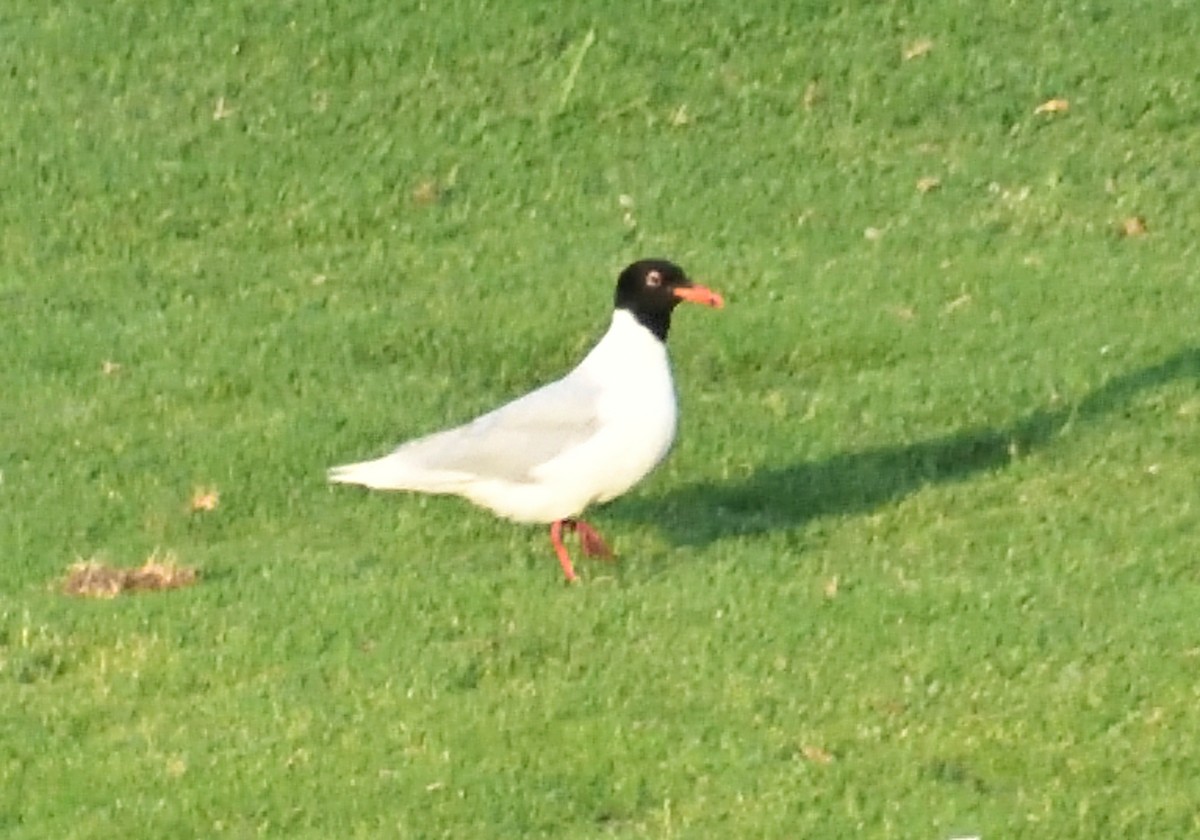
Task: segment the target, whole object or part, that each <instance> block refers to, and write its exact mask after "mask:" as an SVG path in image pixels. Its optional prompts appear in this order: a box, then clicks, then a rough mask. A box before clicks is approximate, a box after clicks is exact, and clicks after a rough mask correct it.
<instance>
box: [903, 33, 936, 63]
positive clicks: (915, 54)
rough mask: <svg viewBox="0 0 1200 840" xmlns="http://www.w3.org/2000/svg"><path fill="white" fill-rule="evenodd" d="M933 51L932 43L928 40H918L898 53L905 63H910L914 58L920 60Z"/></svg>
mask: <svg viewBox="0 0 1200 840" xmlns="http://www.w3.org/2000/svg"><path fill="white" fill-rule="evenodd" d="M932 49H933V41H932V40H930V39H929V38H918V39H917V40H915V41H913V42H912V43H911V44H909V45H908V46H906V47H905V48H904V50H903V51H902V52H901V53H900V54H901V55H902V56H903V57H904V60H905V61H912V60H913V59H914V58H920V57H921V56H923V55H926V54H928V53H929V51H930V50H932Z"/></svg>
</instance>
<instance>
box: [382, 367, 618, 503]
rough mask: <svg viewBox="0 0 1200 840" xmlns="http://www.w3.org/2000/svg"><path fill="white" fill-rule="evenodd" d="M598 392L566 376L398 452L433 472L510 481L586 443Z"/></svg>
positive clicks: (595, 421)
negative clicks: (465, 474)
mask: <svg viewBox="0 0 1200 840" xmlns="http://www.w3.org/2000/svg"><path fill="white" fill-rule="evenodd" d="M599 398H600V394H599V392H598V390H597V389H596V388H595V387H593V386H591V385H590V384H588V383H586V382H581V381H579V380H577V379H574V378H571V377H568V378H565V379H560V380H558V381H557V382H552V383H550V384H549V385H545V386H543V387H541V388H539V389H537V390H536V391H532V392H530V393H529V394H526V395H525V396H524V397H521V398H520V399H517V400H514V401H513V402H511V403H508V404H507V405H503V406H501V407H500V408H498V409H496V410H495V411H492V412H489V413H487V414H484V415H483V416H481V417H479V418H477V419H476V420H473V421H471V422H470V423H467V424H466V425H463V426H458V427H456V428H453V429H448V430H446V431H444V432H438V433H437V434H433V435H429V436H428V437H424V438H419V439H417V440H414V441H412V442H410V443H407V444H405V445H404V446H402V447H400V449H398V450H397V454H399V453H400V452H404V453H405V454H406V455H408V456H409V457H410V458H411V459H412V460H411V462H412V463H414V464H418V465H420V466H421V467H424V468H426V469H429V470H437V471H446V472H451V473H454V472H458V473H469V474H471V475H474V476H478V477H481V478H489V479H500V480H503V481H512V482H517V483H521V482H527V481H532V480H533V478H532V476H531V474H530V473H531V472H532V471H533V470H534V469H536V468H537V467H539V466H541V465H542V464H544V463H546V462H547V461H550V460H552V459H553V458H556V457H558V456H559V455H561V454H562V453H563V452H564V451H566V450H568V449H570V448H571V447H573V446H576V445H578V444H580V443H583V442H584V441H586V440H587V439H588V438H590V437H591V436H592V435H594V434H595V433H596V431H597V430H598V428H599V425H600V415H599V402H600V399H599Z"/></svg>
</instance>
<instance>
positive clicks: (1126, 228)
mask: <svg viewBox="0 0 1200 840" xmlns="http://www.w3.org/2000/svg"><path fill="white" fill-rule="evenodd" d="M1117 233H1119V234H1120V235H1121V236H1126V237H1136V236H1145V235H1146V220H1145V219H1143V218H1142V217H1141V216H1130V217H1129V218H1128V219H1124V220H1122V221H1121V224H1120V226H1119V227H1118V228H1117Z"/></svg>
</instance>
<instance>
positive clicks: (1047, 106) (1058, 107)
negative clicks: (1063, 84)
mask: <svg viewBox="0 0 1200 840" xmlns="http://www.w3.org/2000/svg"><path fill="white" fill-rule="evenodd" d="M1069 110H1071V103H1070V102H1068V101H1067V100H1065V99H1047V100H1046V101H1045V102H1043V103H1042V104H1041V105H1039V106H1037V107H1036V108H1034V109H1033V113H1035V114H1061V113H1064V112H1066V111H1069Z"/></svg>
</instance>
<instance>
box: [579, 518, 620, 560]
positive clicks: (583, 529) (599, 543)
mask: <svg viewBox="0 0 1200 840" xmlns="http://www.w3.org/2000/svg"><path fill="white" fill-rule="evenodd" d="M575 530H576V531H578V532H579V544H580V545H581V546H582V547H583V553H584V554H586V555H587V556H588V557H600V558H602V559H604V560H611V559H613V552H612V549H611V548H609V547H608V543H606V542H605V541H604V537H602V536H600V532H599V531H597V530H596V529H595V528H593V527H592V526H591V525H589V524H587V523H586V522H584V521H583V520H582V519H577V520H575Z"/></svg>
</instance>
